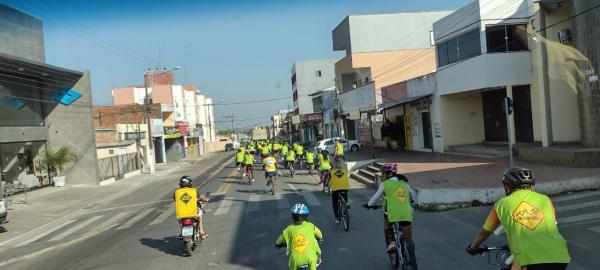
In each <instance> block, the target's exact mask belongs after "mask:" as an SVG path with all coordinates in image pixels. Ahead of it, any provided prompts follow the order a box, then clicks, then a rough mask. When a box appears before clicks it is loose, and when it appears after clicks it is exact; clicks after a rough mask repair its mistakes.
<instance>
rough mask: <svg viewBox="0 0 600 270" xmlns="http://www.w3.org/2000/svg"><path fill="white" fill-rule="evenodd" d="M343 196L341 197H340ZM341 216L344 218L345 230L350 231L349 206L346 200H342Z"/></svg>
mask: <svg viewBox="0 0 600 270" xmlns="http://www.w3.org/2000/svg"><path fill="white" fill-rule="evenodd" d="M340 196H341V195H340ZM339 205H340V210H341V212H340V216H341V218H342V225H344V230H345V231H349V230H350V216H349V215H348V206H347V203H346V200H344V199H340V204H339Z"/></svg>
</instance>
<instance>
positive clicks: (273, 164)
mask: <svg viewBox="0 0 600 270" xmlns="http://www.w3.org/2000/svg"><path fill="white" fill-rule="evenodd" d="M263 163H264V164H265V171H266V172H274V171H277V161H276V160H275V158H273V157H266V158H264V159H263Z"/></svg>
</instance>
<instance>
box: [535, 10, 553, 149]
mask: <svg viewBox="0 0 600 270" xmlns="http://www.w3.org/2000/svg"><path fill="white" fill-rule="evenodd" d="M532 11H533V14H535V15H534V18H533V20H532V22H533V30H534V31H539V30H540V29H545V28H546V13H545V11H544V9H543V7H542V5H541V4H540V3H539V2H535V3H533V6H532ZM539 34H540V37H533V39H532V41H531V43H532V46H531V57H532V67H533V74H532V84H531V89H532V92H533V91H535V92H536V94H537V96H538V97H539V99H538V100H536V102H538V104H539V108H540V120H541V121H540V124H541V131H542V132H541V133H542V134H541V135H542V136H541V137H542V145H543V146H544V147H548V146H550V145H552V144H553V143H554V138H553V133H552V111H551V107H550V106H551V103H550V83H549V78H548V53H547V49H546V44H545V42H546V40H545V38H546V31H545V30H543V31H540V32H539Z"/></svg>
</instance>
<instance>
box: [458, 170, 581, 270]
mask: <svg viewBox="0 0 600 270" xmlns="http://www.w3.org/2000/svg"><path fill="white" fill-rule="evenodd" d="M502 185H503V186H504V191H505V192H506V197H504V198H502V199H500V200H498V201H497V202H496V203H495V204H494V207H493V208H492V210H491V211H490V213H489V215H488V218H487V220H486V222H485V224H484V225H483V228H482V229H481V231H480V232H479V233H478V234H477V236H476V237H475V239H474V240H473V243H471V245H469V246H468V247H467V252H468V253H469V254H471V255H474V254H476V253H477V249H478V248H479V246H480V245H481V243H483V242H484V241H485V240H486V239H487V238H488V237H489V236H490V234H491V233H492V232H493V231H494V230H495V229H496V228H497V227H498V226H499V225H500V224H502V226H504V230H505V232H506V236H507V238H508V247H509V250H510V252H511V253H512V254H513V255H514V257H515V260H514V262H513V269H521V270H523V269H527V270H535V269H548V270H555V269H556V270H563V269H566V268H567V265H568V264H569V263H570V262H571V257H570V256H569V250H568V248H567V242H566V241H565V239H564V238H563V237H562V235H561V234H560V232H559V231H558V226H557V225H556V215H555V209H554V206H553V205H552V201H551V200H550V198H548V196H546V195H543V194H540V193H537V192H535V191H533V186H534V185H535V178H534V175H533V172H532V171H530V170H528V169H525V168H521V167H514V168H510V169H508V170H507V171H506V172H505V173H504V174H503V176H502Z"/></svg>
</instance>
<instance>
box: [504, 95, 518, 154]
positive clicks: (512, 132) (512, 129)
mask: <svg viewBox="0 0 600 270" xmlns="http://www.w3.org/2000/svg"><path fill="white" fill-rule="evenodd" d="M506 96H507V97H509V98H510V99H511V100H512V101H513V104H514V101H515V99H514V98H513V87H512V85H508V86H506ZM509 118H510V134H508V135H509V136H510V141H511V142H512V143H513V144H514V143H515V142H516V138H517V137H516V135H515V134H516V131H515V112H514V108H513V113H512V114H510V116H509Z"/></svg>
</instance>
